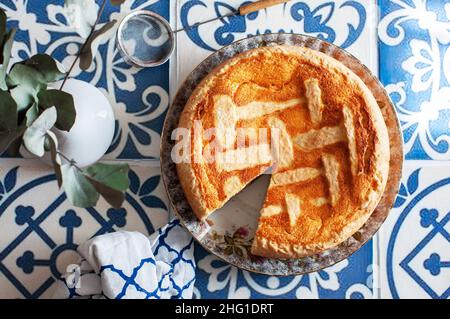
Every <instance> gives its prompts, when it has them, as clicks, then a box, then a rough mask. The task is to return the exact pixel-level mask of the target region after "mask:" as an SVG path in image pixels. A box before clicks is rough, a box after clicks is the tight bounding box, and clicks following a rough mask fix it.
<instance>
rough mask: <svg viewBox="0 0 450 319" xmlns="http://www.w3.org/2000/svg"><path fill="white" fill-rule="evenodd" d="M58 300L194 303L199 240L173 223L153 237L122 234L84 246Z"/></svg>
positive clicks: (57, 293) (60, 288)
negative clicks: (196, 246)
mask: <svg viewBox="0 0 450 319" xmlns="http://www.w3.org/2000/svg"><path fill="white" fill-rule="evenodd" d="M78 252H79V253H80V255H81V256H82V260H80V262H79V264H76V265H71V266H69V267H68V273H67V274H65V275H64V276H63V277H62V278H61V280H60V281H59V282H58V287H57V289H56V291H55V294H54V298H60V299H61V298H111V299H113V298H114V299H123V298H129V299H168V298H173V299H178V298H179V299H189V298H192V293H193V288H194V281H195V261H194V243H193V238H192V237H191V236H190V235H189V234H188V233H187V232H186V230H185V229H183V228H182V226H181V225H180V222H179V220H177V219H175V220H172V221H171V222H170V223H169V224H167V225H166V226H164V227H163V228H161V229H159V230H158V231H157V232H155V233H154V234H152V235H151V236H150V237H145V236H144V235H143V234H141V233H138V232H125V231H119V232H115V233H111V234H106V235H102V236H98V237H94V238H93V239H91V240H89V241H87V242H86V243H84V244H82V245H80V246H79V247H78Z"/></svg>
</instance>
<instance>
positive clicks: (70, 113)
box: [38, 90, 77, 131]
mask: <svg viewBox="0 0 450 319" xmlns="http://www.w3.org/2000/svg"><path fill="white" fill-rule="evenodd" d="M38 100H39V106H40V107H41V108H42V109H48V108H50V107H52V106H54V107H56V112H57V114H58V118H57V120H56V127H57V128H58V129H60V130H63V131H70V129H71V128H72V126H73V124H74V123H75V118H76V116H77V114H76V110H75V105H74V101H73V97H72V95H70V94H69V93H66V92H63V91H60V90H45V91H41V92H39V94H38Z"/></svg>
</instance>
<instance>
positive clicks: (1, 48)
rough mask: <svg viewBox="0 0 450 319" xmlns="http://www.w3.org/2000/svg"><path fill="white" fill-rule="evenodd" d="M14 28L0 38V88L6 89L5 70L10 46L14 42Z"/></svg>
mask: <svg viewBox="0 0 450 319" xmlns="http://www.w3.org/2000/svg"><path fill="white" fill-rule="evenodd" d="M15 35H16V29H11V30H10V31H9V33H7V34H6V36H5V37H4V38H2V40H0V41H1V42H0V89H2V90H7V89H8V86H7V85H6V72H7V71H8V65H9V60H10V59H11V48H12V45H13V42H14V36H15Z"/></svg>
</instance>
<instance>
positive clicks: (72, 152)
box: [46, 79, 115, 167]
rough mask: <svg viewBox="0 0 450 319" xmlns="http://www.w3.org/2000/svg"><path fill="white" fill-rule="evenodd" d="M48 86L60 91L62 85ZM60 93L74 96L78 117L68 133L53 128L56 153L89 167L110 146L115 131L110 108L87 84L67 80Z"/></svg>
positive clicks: (97, 90)
mask: <svg viewBox="0 0 450 319" xmlns="http://www.w3.org/2000/svg"><path fill="white" fill-rule="evenodd" d="M51 86H52V87H54V88H59V87H60V86H61V82H57V83H54V84H53V85H51ZM63 91H64V92H67V93H70V94H71V95H72V96H73V100H74V104H75V110H76V112H77V116H76V120H75V123H74V125H73V127H72V129H71V130H70V131H69V132H64V131H60V130H58V129H54V132H55V134H56V136H57V137H58V142H59V150H60V152H61V153H62V154H64V155H65V156H67V157H68V158H70V159H74V160H75V161H76V162H77V164H78V166H80V167H85V166H89V165H91V164H93V163H95V162H97V161H98V160H99V159H100V158H102V156H103V155H105V153H106V151H107V150H108V148H109V146H110V145H111V142H112V139H113V137H114V128H115V118H114V112H113V109H112V107H111V104H110V103H109V101H108V99H107V98H106V97H105V95H104V94H103V93H102V92H101V91H100V90H99V89H98V88H96V87H95V86H93V85H92V84H90V83H87V82H84V81H80V80H75V79H68V80H67V81H66V83H65V85H64V88H63ZM46 157H47V156H46ZM46 161H47V160H46Z"/></svg>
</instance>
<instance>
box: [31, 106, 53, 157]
mask: <svg viewBox="0 0 450 319" xmlns="http://www.w3.org/2000/svg"><path fill="white" fill-rule="evenodd" d="M56 118H57V113H56V108H55V107H51V108H48V109H46V110H45V111H44V112H42V114H41V115H39V117H38V118H37V119H36V120H35V121H34V122H33V124H31V126H29V127H28V128H27V129H26V131H25V133H24V134H23V143H24V145H25V147H26V148H27V150H28V151H30V152H31V153H33V154H34V155H36V156H39V157H42V156H44V154H45V140H46V137H47V135H48V134H49V131H50V129H51V128H52V127H53V126H54V125H55V123H56Z"/></svg>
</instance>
